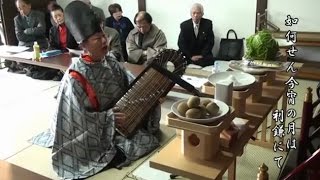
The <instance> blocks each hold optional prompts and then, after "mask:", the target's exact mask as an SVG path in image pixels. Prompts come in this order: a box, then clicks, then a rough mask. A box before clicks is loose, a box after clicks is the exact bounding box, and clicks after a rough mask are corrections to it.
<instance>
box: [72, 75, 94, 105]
mask: <svg viewBox="0 0 320 180" xmlns="http://www.w3.org/2000/svg"><path fill="white" fill-rule="evenodd" d="M69 74H70V76H71V77H73V78H75V79H76V80H77V81H79V82H80V84H81V85H82V87H83V88H84V92H85V93H86V94H87V96H88V97H89V101H90V103H91V106H92V108H93V109H94V110H95V111H99V101H98V98H97V95H96V93H95V91H94V89H93V87H92V86H91V85H90V83H89V82H88V81H87V79H86V78H85V77H83V76H82V75H81V74H80V73H79V72H77V71H73V70H71V71H70V73H69Z"/></svg>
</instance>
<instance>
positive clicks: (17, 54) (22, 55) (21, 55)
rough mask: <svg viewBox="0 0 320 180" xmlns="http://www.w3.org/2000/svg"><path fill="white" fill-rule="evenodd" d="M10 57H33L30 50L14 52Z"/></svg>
mask: <svg viewBox="0 0 320 180" xmlns="http://www.w3.org/2000/svg"><path fill="white" fill-rule="evenodd" d="M11 56H12V57H16V58H22V59H32V57H33V52H32V51H31V52H30V51H25V52H21V53H16V54H12V55H11Z"/></svg>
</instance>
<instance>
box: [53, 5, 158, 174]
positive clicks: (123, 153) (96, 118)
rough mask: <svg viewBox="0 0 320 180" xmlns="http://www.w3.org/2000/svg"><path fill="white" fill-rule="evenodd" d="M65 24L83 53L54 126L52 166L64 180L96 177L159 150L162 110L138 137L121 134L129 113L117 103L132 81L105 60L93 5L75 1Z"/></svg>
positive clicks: (66, 81)
mask: <svg viewBox="0 0 320 180" xmlns="http://www.w3.org/2000/svg"><path fill="white" fill-rule="evenodd" d="M65 18H66V19H65V20H66V22H65V23H66V25H67V27H68V29H69V30H70V32H71V33H72V34H73V35H74V37H75V39H76V41H77V42H78V43H79V44H80V46H81V47H82V48H83V50H84V53H83V54H82V55H81V57H80V58H79V60H78V61H74V62H73V63H72V64H71V65H70V67H69V69H68V70H67V72H66V73H65V75H64V77H63V79H62V81H61V86H60V88H59V93H58V96H57V101H58V108H57V112H56V115H55V117H54V121H53V123H52V128H51V133H52V134H53V135H54V143H53V149H52V163H53V168H54V170H55V172H56V173H57V174H58V175H59V176H60V177H62V178H65V179H78V178H86V177H88V176H92V175H94V174H96V173H98V172H99V171H101V170H103V169H104V168H106V167H107V166H111V167H112V166H113V167H114V166H115V167H122V166H125V165H128V164H130V162H132V161H134V160H136V159H138V158H140V157H141V156H143V155H145V154H147V153H149V152H151V151H152V150H154V149H155V148H157V147H158V146H159V139H158V136H157V133H158V132H159V126H160V124H159V121H160V114H161V113H160V106H157V107H156V108H153V109H152V110H151V111H150V112H149V113H148V115H147V116H146V118H145V120H144V121H143V123H142V125H141V126H139V128H138V129H136V131H135V133H134V134H133V135H132V136H130V137H128V138H126V137H124V136H121V135H120V134H118V133H117V131H116V128H115V127H121V126H122V125H123V124H124V122H125V119H126V117H128V116H130V114H124V113H122V112H119V111H118V110H117V108H115V107H114V106H115V103H116V102H117V101H118V100H119V99H120V98H121V97H122V96H123V95H124V93H125V92H126V91H127V90H128V87H129V81H130V78H129V76H128V74H127V73H126V71H125V70H124V68H123V67H122V66H121V65H120V64H119V62H118V61H117V60H116V59H112V58H111V57H108V56H106V54H107V51H108V45H107V44H108V43H107V38H106V37H105V34H104V33H103V30H102V28H101V26H100V20H99V19H98V18H97V17H96V15H95V14H94V12H93V11H92V10H91V9H90V7H89V6H87V5H86V4H84V3H83V2H81V1H73V2H71V3H70V4H69V5H68V6H67V7H66V8H65Z"/></svg>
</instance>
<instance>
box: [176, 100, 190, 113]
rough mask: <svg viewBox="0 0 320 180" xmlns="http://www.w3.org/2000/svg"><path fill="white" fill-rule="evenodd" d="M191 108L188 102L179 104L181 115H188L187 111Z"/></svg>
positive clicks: (178, 108)
mask: <svg viewBox="0 0 320 180" xmlns="http://www.w3.org/2000/svg"><path fill="white" fill-rule="evenodd" d="M188 109H189V107H188V105H187V102H181V103H179V104H178V107H177V110H178V112H179V114H180V115H182V116H186V112H187V110H188Z"/></svg>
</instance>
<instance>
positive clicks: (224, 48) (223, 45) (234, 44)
mask: <svg viewBox="0 0 320 180" xmlns="http://www.w3.org/2000/svg"><path fill="white" fill-rule="evenodd" d="M230 32H233V33H234V36H235V39H229V33H230ZM242 51H243V39H238V36H237V33H236V32H235V31H234V30H233V29H230V30H229V31H228V33H227V39H224V38H221V41H220V48H219V52H218V59H219V60H240V59H242V57H241V56H242V55H241V53H242Z"/></svg>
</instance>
